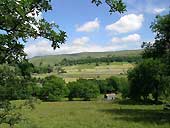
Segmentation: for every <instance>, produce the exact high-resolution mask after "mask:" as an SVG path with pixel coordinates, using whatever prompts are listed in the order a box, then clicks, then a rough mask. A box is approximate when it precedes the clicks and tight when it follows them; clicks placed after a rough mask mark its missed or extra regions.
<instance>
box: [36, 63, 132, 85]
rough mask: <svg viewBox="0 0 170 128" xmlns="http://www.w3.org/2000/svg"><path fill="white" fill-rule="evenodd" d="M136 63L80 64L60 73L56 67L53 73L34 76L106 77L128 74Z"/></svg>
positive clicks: (68, 77)
mask: <svg viewBox="0 0 170 128" xmlns="http://www.w3.org/2000/svg"><path fill="white" fill-rule="evenodd" d="M133 66H134V64H132V63H128V62H112V63H110V64H109V65H107V64H106V63H100V64H99V66H96V64H95V63H91V64H79V65H74V66H64V67H62V68H63V69H64V70H65V71H66V73H61V74H58V73H57V71H56V69H55V67H54V69H53V72H52V73H46V74H34V75H33V76H34V77H40V78H44V77H46V76H49V75H56V76H59V77H62V78H64V79H65V81H66V82H70V81H75V80H76V79H79V78H84V79H92V78H96V79H105V78H108V77H110V76H115V75H116V76H126V73H127V70H128V69H130V68H133Z"/></svg>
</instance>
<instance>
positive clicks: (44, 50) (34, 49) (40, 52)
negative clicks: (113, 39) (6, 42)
mask: <svg viewBox="0 0 170 128" xmlns="http://www.w3.org/2000/svg"><path fill="white" fill-rule="evenodd" d="M74 41H75V40H74ZM74 41H73V42H72V43H70V44H69V43H66V44H63V45H61V48H59V49H56V50H53V48H52V47H51V43H50V42H48V41H47V40H44V39H43V40H39V41H38V42H36V43H30V44H29V45H28V44H27V45H26V47H25V49H24V51H25V52H26V53H27V55H28V57H29V58H31V57H34V56H44V55H57V54H72V53H80V52H104V51H116V50H124V49H128V46H127V45H124V44H122V45H120V44H109V45H106V44H105V45H101V44H97V43H90V42H89V41H88V42H86V43H87V44H86V45H76V44H75V43H74Z"/></svg>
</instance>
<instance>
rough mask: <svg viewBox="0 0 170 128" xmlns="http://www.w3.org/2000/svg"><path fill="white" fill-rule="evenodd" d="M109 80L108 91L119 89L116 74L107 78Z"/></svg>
mask: <svg viewBox="0 0 170 128" xmlns="http://www.w3.org/2000/svg"><path fill="white" fill-rule="evenodd" d="M106 81H107V92H117V91H118V87H119V85H118V83H117V81H118V78H117V77H115V76H111V77H110V78H108V79H106Z"/></svg>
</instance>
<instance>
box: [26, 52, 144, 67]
mask: <svg viewBox="0 0 170 128" xmlns="http://www.w3.org/2000/svg"><path fill="white" fill-rule="evenodd" d="M141 52H142V50H124V51H113V52H84V53H75V54H62V55H48V56H38V57H33V58H31V59H30V60H29V61H30V62H31V63H33V64H34V65H37V66H39V64H40V62H43V63H42V65H49V64H50V65H51V66H53V65H55V64H57V63H59V62H61V60H63V59H64V58H66V59H70V60H78V59H83V58H87V57H89V56H90V57H92V58H101V57H107V56H108V55H109V56H116V57H121V56H140V54H141Z"/></svg>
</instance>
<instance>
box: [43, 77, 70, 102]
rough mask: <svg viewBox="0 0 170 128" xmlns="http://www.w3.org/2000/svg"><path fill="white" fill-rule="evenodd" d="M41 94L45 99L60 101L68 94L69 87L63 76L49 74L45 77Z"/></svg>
mask: <svg viewBox="0 0 170 128" xmlns="http://www.w3.org/2000/svg"><path fill="white" fill-rule="evenodd" d="M40 95H41V96H40V98H41V99H42V100H45V101H59V100H61V99H62V98H64V97H65V96H67V95H68V88H67V87H66V85H65V81H64V80H63V79H62V78H58V77H56V76H48V77H46V78H45V79H44V82H43V84H42V89H41V94H40Z"/></svg>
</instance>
